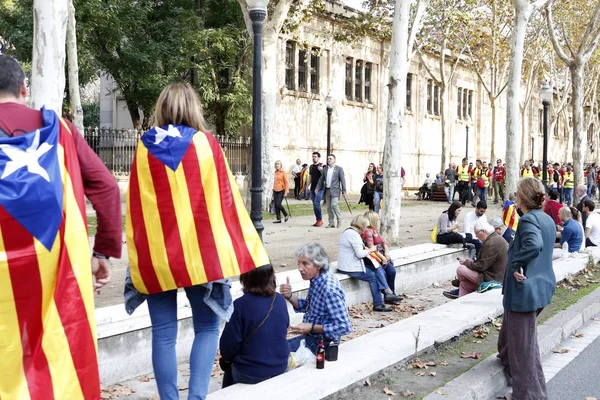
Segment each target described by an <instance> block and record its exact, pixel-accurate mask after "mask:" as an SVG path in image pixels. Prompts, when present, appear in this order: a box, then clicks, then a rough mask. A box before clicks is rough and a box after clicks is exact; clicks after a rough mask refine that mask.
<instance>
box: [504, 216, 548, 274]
mask: <svg viewBox="0 0 600 400" xmlns="http://www.w3.org/2000/svg"><path fill="white" fill-rule="evenodd" d="M518 229H519V236H520V237H521V248H520V249H519V251H518V253H516V254H515V255H514V257H513V259H512V263H511V264H510V265H509V266H508V268H509V270H510V273H513V272H516V271H518V270H519V268H522V267H525V266H526V265H527V264H529V263H530V262H531V261H532V260H533V259H534V258H536V257H537V256H538V255H539V254H540V253H541V252H542V248H543V247H544V242H543V241H542V235H541V234H540V231H539V229H538V228H537V227H536V226H534V225H533V224H532V223H531V222H529V221H523V220H522V219H521V221H520V223H519V228H518ZM524 272H527V271H524Z"/></svg>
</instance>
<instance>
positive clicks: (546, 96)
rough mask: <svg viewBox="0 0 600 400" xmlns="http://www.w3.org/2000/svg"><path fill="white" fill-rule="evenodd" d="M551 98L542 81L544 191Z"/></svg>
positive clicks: (546, 185)
mask: <svg viewBox="0 0 600 400" xmlns="http://www.w3.org/2000/svg"><path fill="white" fill-rule="evenodd" d="M552 96H553V91H552V88H551V87H550V85H549V84H548V81H544V84H543V85H542V87H541V88H540V99H541V100H542V105H543V106H544V124H543V127H542V128H543V132H544V144H543V146H544V148H543V153H542V168H543V169H544V172H543V174H542V182H543V183H544V187H545V188H546V190H548V110H549V109H550V102H552Z"/></svg>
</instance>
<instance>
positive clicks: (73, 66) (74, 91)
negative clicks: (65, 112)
mask: <svg viewBox="0 0 600 400" xmlns="http://www.w3.org/2000/svg"><path fill="white" fill-rule="evenodd" d="M75 27H76V22H75V7H74V6H73V0H69V22H68V23H67V62H68V64H67V67H68V71H69V103H70V104H71V110H72V111H73V125H75V128H77V130H78V131H79V132H80V133H82V134H83V108H81V97H80V94H79V59H78V57H77V33H76V30H75Z"/></svg>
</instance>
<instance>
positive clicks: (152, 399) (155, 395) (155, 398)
mask: <svg viewBox="0 0 600 400" xmlns="http://www.w3.org/2000/svg"><path fill="white" fill-rule="evenodd" d="M150 400H160V397H158V395H157V394H156V393H154V396H152V398H151V399H150Z"/></svg>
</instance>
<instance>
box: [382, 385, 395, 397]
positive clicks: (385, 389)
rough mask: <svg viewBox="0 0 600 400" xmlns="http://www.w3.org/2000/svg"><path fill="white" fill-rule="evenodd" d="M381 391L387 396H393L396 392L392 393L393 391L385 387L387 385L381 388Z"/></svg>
mask: <svg viewBox="0 0 600 400" xmlns="http://www.w3.org/2000/svg"><path fill="white" fill-rule="evenodd" d="M383 393H385V394H387V395H388V396H395V395H396V393H394V392H392V391H391V390H390V389H388V387H387V386H385V387H384V388H383Z"/></svg>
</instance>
